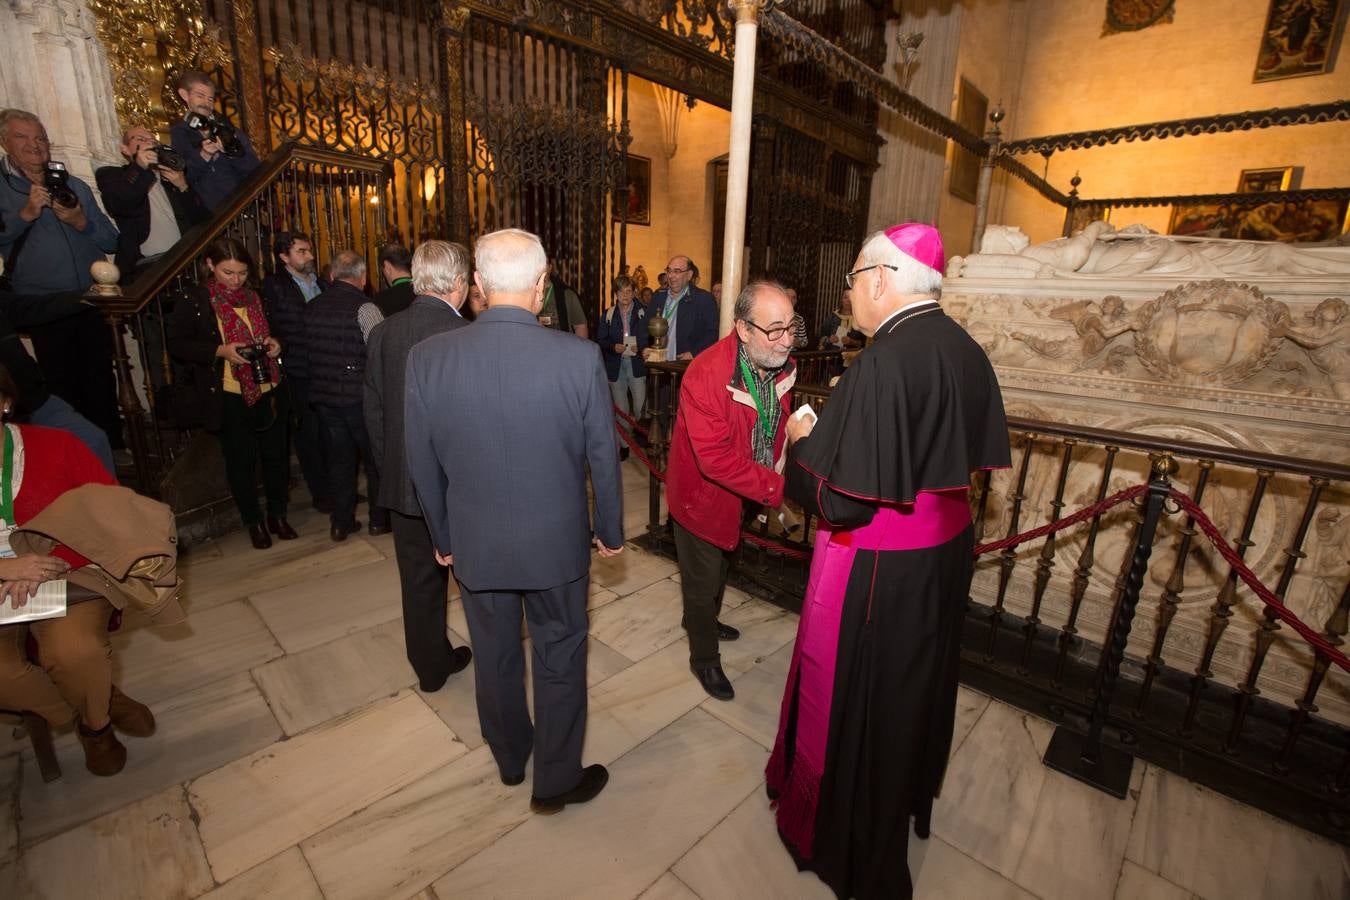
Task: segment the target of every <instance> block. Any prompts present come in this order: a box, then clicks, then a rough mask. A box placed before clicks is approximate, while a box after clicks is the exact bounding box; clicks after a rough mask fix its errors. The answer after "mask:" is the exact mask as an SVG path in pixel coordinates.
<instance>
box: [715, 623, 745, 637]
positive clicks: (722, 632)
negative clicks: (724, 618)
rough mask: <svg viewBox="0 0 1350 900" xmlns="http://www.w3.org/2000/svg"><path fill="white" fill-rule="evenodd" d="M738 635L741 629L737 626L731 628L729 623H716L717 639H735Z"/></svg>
mask: <svg viewBox="0 0 1350 900" xmlns="http://www.w3.org/2000/svg"><path fill="white" fill-rule="evenodd" d="M740 636H741V630H740V629H739V628H732V627H731V626H730V625H723V624H722V623H721V622H718V623H717V639H718V640H719V641H735V640H739V639H740Z"/></svg>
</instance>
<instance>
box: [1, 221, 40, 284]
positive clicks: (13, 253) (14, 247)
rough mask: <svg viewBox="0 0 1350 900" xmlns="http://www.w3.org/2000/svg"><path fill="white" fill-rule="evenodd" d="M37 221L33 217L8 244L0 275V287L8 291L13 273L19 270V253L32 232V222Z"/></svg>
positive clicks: (12, 279)
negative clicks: (25, 227)
mask: <svg viewBox="0 0 1350 900" xmlns="http://www.w3.org/2000/svg"><path fill="white" fill-rule="evenodd" d="M36 222H37V219H34V220H33V221H32V222H30V223H28V229H27V230H26V231H24V233H23V234H21V235H19V239H18V240H16V241H15V242H14V243H13V244H11V245H10V250H9V259H7V260H6V261H5V272H4V274H3V275H0V288H2V289H4V290H6V291H8V290H9V289H10V286H11V284H12V283H13V281H14V273H15V272H17V271H18V270H19V253H21V252H22V251H23V245H24V244H26V243H28V236H29V235H30V234H32V233H33V224H34V223H36Z"/></svg>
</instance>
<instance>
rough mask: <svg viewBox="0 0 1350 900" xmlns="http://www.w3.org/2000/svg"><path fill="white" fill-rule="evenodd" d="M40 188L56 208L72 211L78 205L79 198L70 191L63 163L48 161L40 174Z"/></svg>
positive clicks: (68, 178)
mask: <svg viewBox="0 0 1350 900" xmlns="http://www.w3.org/2000/svg"><path fill="white" fill-rule="evenodd" d="M42 186H43V187H44V188H46V189H47V193H48V194H50V195H51V198H52V202H53V203H55V204H56V205H57V206H64V207H65V208H67V209H74V208H75V207H76V206H79V205H80V198H79V197H76V196H75V192H74V191H72V190H71V189H70V173H69V172H67V171H66V164H65V163H59V162H53V161H48V162H47V165H46V168H45V169H43V172H42Z"/></svg>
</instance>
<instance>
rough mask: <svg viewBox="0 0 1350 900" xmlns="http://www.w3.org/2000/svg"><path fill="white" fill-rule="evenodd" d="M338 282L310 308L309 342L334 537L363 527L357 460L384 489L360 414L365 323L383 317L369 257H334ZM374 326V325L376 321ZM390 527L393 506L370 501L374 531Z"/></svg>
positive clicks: (370, 483) (373, 492)
mask: <svg viewBox="0 0 1350 900" xmlns="http://www.w3.org/2000/svg"><path fill="white" fill-rule="evenodd" d="M332 273H333V283H332V284H331V285H329V287H328V289H327V290H326V291H324V292H323V293H322V294H320V295H319V296H317V297H315V298H314V299H313V300H312V301H310V304H309V305H308V306H307V307H305V336H306V338H307V340H308V341H309V374H310V385H309V391H310V393H309V400H310V403H312V404H314V409H315V410H316V411H317V412H318V414H319V427H320V428H321V429H322V431H323V438H324V449H325V451H326V453H327V455H328V486H329V488H330V489H331V490H332V496H333V512H332V514H331V515H330V517H329V518H330V520H331V523H332V530H331V532H330V536H331V537H332V539H333V540H334V541H345V540H346V539H347V535H349V534H351V533H352V532H354V531H356V530H357V529H359V528H360V527H361V523H360V522H358V521H357V520H356V464H357V458H358V456H359V457H360V458H361V459H362V460H363V461H364V462H365V469H366V492H367V493H368V494H369V495H370V496H371V497H372V498H373V497H378V496H379V493H380V475H379V472H378V471H376V469H375V466H374V464H373V462H372V459H371V454H370V441H369V438H368V435H367V434H366V423H365V419H364V418H363V417H362V414H361V397H362V394H363V391H364V384H365V370H366V338H365V336H366V334H367V333H368V329H367V328H366V327H365V326H366V325H368V324H370V323H372V321H373V322H378V321H379V320H380V311H379V309H378V308H377V307H376V306H375V304H373V303H371V302H370V298H369V297H367V296H366V295H365V288H366V261H365V259H364V258H363V257H362V256H361V255H360V254H359V253H357V252H356V251H354V250H343V251H342V252H341V253H339V254H337V256H335V257H333V264H332ZM372 327H373V326H372ZM388 532H389V511H388V510H387V509H381V508H380V507H379V506H378V504H377V502H376V501H375V500H371V502H370V533H371V534H387V533H388Z"/></svg>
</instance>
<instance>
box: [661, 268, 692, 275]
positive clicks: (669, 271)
mask: <svg viewBox="0 0 1350 900" xmlns="http://www.w3.org/2000/svg"><path fill="white" fill-rule="evenodd" d="M688 271H689V267H688V266H685V267H684V268H683V269H672V268H671V267H670V266H666V274H667V275H680V274H682V273H684V272H688Z"/></svg>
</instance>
